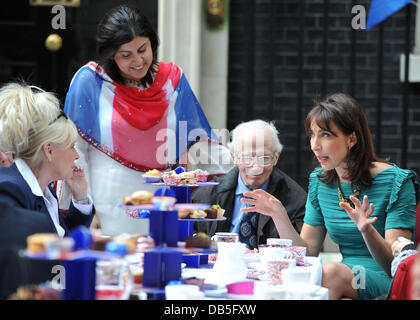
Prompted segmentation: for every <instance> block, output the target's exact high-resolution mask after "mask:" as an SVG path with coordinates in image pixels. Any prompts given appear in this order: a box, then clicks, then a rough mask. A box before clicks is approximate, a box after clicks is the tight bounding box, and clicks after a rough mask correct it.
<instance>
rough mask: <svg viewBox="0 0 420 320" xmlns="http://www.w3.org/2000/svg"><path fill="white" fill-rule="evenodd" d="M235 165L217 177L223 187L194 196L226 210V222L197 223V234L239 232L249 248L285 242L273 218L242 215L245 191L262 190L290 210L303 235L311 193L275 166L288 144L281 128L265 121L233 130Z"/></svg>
mask: <svg viewBox="0 0 420 320" xmlns="http://www.w3.org/2000/svg"><path fill="white" fill-rule="evenodd" d="M229 148H230V150H231V154H232V158H233V160H234V163H235V167H234V168H232V169H231V170H230V171H229V172H228V173H226V175H224V176H222V177H219V178H216V179H215V181H218V182H219V184H218V185H215V186H209V187H202V188H198V189H197V190H195V191H194V192H193V194H192V202H196V203H210V204H219V205H220V206H221V207H222V208H223V209H225V210H226V211H225V217H226V220H225V221H219V222H212V223H202V222H201V223H196V226H195V230H196V231H201V232H205V233H207V234H208V235H210V236H212V235H213V234H215V233H216V232H234V233H238V234H239V241H241V242H244V243H246V245H247V247H248V248H249V249H253V248H256V247H257V246H258V244H265V243H266V240H267V239H268V238H281V235H279V234H278V232H277V230H276V227H275V225H274V222H273V220H272V219H271V217H269V216H266V215H260V214H258V213H255V212H253V213H248V214H246V213H243V212H241V211H240V209H241V208H242V207H243V206H246V205H245V204H244V203H242V202H241V200H240V199H241V198H242V197H243V193H244V192H246V191H249V190H255V189H263V190H265V191H267V192H269V193H270V194H272V195H273V196H275V197H276V198H278V199H279V200H280V201H281V202H282V203H283V205H284V206H285V207H286V211H287V213H288V215H289V218H290V222H291V223H292V225H293V226H294V228H295V229H296V231H297V232H300V230H301V227H302V224H303V217H304V215H305V204H306V197H307V194H306V192H305V191H304V190H303V189H302V187H300V186H299V185H298V184H297V183H296V182H295V181H294V180H292V179H291V178H290V177H289V176H288V175H287V174H285V173H284V172H282V171H281V170H279V169H278V168H276V167H275V165H276V164H277V161H278V159H279V156H280V153H281V151H282V149H283V146H282V145H281V143H280V140H279V138H278V132H277V129H276V127H275V126H274V125H273V124H272V123H268V122H265V121H263V120H253V121H249V122H245V123H241V124H239V125H238V126H237V127H236V128H235V129H234V130H233V131H232V141H231V143H230V145H229Z"/></svg>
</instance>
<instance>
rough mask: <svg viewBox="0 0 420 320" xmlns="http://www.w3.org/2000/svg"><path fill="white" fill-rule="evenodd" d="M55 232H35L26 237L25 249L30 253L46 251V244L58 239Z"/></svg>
mask: <svg viewBox="0 0 420 320" xmlns="http://www.w3.org/2000/svg"><path fill="white" fill-rule="evenodd" d="M58 239H59V237H58V235H57V234H56V233H35V234H33V235H30V236H29V237H27V238H26V243H27V249H28V251H29V252H31V253H39V252H45V251H46V244H47V243H48V242H51V241H56V240H58Z"/></svg>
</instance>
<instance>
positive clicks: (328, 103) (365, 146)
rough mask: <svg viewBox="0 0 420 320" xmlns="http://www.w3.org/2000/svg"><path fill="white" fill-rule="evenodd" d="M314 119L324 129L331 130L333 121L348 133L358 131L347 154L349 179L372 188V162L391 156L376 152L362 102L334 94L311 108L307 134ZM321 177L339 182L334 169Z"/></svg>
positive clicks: (342, 130) (364, 186)
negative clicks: (353, 143)
mask: <svg viewBox="0 0 420 320" xmlns="http://www.w3.org/2000/svg"><path fill="white" fill-rule="evenodd" d="M313 121H315V123H316V124H317V125H318V126H319V127H320V128H321V129H322V130H326V131H329V132H332V131H331V129H330V127H331V123H334V124H335V125H336V126H337V127H338V128H339V129H340V130H341V132H342V133H343V134H345V135H349V134H352V133H353V132H354V133H355V135H356V138H357V142H356V144H355V145H354V146H353V147H352V148H351V149H350V150H349V152H348V154H347V159H346V162H347V167H348V176H347V177H346V178H347V179H349V180H350V181H351V182H352V184H353V185H357V186H360V187H361V188H367V187H369V186H370V185H371V184H372V181H373V177H372V176H371V174H370V168H371V167H372V166H373V162H374V161H379V162H387V161H388V160H389V159H381V158H379V157H378V156H377V155H376V154H375V150H374V147H373V141H372V135H371V133H370V130H369V127H368V123H367V120H366V117H365V114H364V112H363V110H362V107H361V106H360V104H359V103H358V102H357V101H356V100H355V99H354V98H352V97H351V96H349V95H346V94H344V93H335V94H332V95H330V96H328V97H327V98H325V99H324V100H323V101H318V102H316V103H315V106H314V107H313V108H312V109H311V110H310V111H309V113H308V115H307V116H306V119H305V130H306V132H307V133H310V132H311V124H312V122H313ZM318 178H319V179H320V180H321V181H322V182H323V183H326V184H330V183H333V182H337V181H338V175H337V172H336V171H335V170H329V171H326V172H324V173H322V174H320V175H318Z"/></svg>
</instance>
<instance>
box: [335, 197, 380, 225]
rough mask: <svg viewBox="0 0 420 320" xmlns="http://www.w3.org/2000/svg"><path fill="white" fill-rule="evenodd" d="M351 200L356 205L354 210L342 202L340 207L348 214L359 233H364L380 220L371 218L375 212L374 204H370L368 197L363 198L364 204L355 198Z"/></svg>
mask: <svg viewBox="0 0 420 320" xmlns="http://www.w3.org/2000/svg"><path fill="white" fill-rule="evenodd" d="M350 200H351V201H352V202H353V203H354V209H353V208H352V207H350V206H349V205H348V204H347V203H345V202H340V207H341V208H342V209H343V210H344V211H345V212H347V214H348V215H349V217H350V218H351V220H353V222H354V223H355V224H356V226H357V228H358V229H359V231H360V232H364V231H365V230H366V228H367V227H368V226H369V225H370V224H372V223H374V222H375V221H376V220H378V218H377V217H373V218H370V217H371V216H372V214H373V211H374V210H375V208H374V206H373V203H371V204H369V200H368V197H367V196H364V197H363V203H361V202H360V200H359V199H358V198H356V197H355V196H350Z"/></svg>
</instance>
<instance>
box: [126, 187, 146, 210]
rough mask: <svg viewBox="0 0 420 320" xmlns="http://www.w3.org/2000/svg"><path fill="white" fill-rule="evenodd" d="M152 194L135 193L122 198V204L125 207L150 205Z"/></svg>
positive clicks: (142, 191) (141, 191) (144, 192)
mask: <svg viewBox="0 0 420 320" xmlns="http://www.w3.org/2000/svg"><path fill="white" fill-rule="evenodd" d="M152 198H153V193H151V192H149V191H144V190H140V191H136V192H133V193H132V194H131V195H130V196H129V197H124V201H123V203H124V204H125V205H135V206H136V205H140V204H152Z"/></svg>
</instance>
